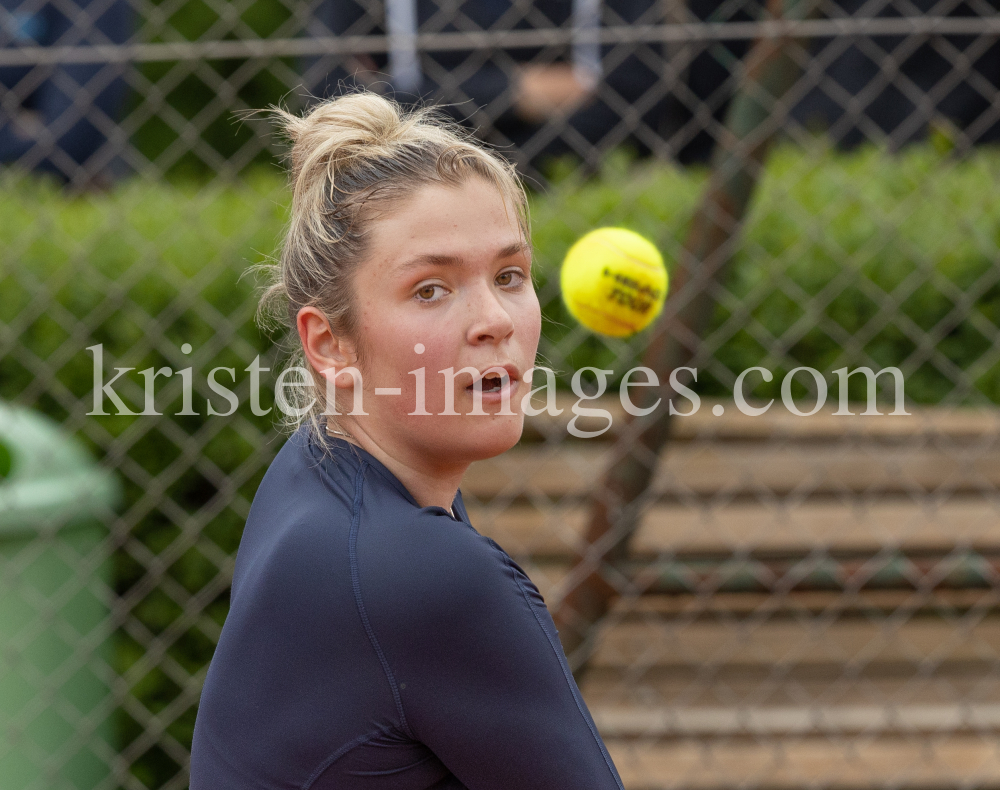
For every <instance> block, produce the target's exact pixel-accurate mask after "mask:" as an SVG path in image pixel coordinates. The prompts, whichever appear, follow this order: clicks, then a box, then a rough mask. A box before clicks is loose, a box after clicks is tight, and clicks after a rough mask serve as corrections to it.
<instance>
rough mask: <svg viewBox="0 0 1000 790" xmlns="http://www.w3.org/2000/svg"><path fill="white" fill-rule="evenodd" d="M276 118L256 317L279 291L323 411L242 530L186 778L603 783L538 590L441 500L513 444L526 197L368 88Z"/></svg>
mask: <svg viewBox="0 0 1000 790" xmlns="http://www.w3.org/2000/svg"><path fill="white" fill-rule="evenodd" d="M280 118H281V119H282V121H283V123H284V125H285V129H286V130H287V132H288V134H289V136H290V137H291V139H292V141H293V147H292V151H291V163H292V168H291V170H292V173H291V175H292V182H293V187H294V191H293V204H292V219H291V224H290V226H289V230H288V234H287V238H286V239H285V243H284V247H283V250H282V254H281V259H280V264H279V266H278V267H276V274H275V277H276V280H275V282H274V283H273V285H272V286H271V288H270V289H269V290H268V292H267V293H266V294H265V297H264V306H265V307H269V306H271V305H273V303H274V300H276V299H278V300H287V316H288V320H289V321H291V322H292V323H293V325H294V326H295V327H296V329H297V331H298V336H299V339H300V341H301V348H300V349H298V351H297V361H301V362H302V363H303V364H304V365H308V370H309V371H310V372H311V374H312V377H313V386H312V387H311V388H310V389H308V390H306V389H301V390H299V393H300V396H301V397H302V398H303V399H304V400H311V399H315V403H313V405H312V406H311V410H310V411H309V412H308V413H304V410H305V406H304V405H303V404H302V403H299V402H296V403H295V404H293V407H294V411H295V412H297V413H303V417H302V418H301V425H300V426H299V427H298V429H297V430H296V431H295V432H294V434H293V435H292V437H291V439H290V440H289V441H288V442H287V443H286V444H285V446H284V447H282V449H281V451H280V452H279V453H278V455H277V457H276V458H275V460H274V462H273V464H272V465H271V467H270V468H269V469H268V471H267V474H266V475H265V477H264V479H263V481H262V482H261V485H260V488H259V489H258V491H257V495H256V497H255V498H254V502H253V506H252V507H251V510H250V515H249V517H248V519H247V524H246V529H245V531H244V534H243V540H242V542H241V544H240V549H239V554H238V557H237V561H236V570H235V576H234V579H233V588H232V608H231V610H230V614H229V617H228V619H227V620H226V624H225V627H224V628H223V631H222V636H221V639H220V641H219V645H218V648H217V650H216V653H215V657H214V658H213V660H212V664H211V667H210V669H209V672H208V676H207V679H206V682H205V688H204V691H203V693H202V698H201V705H200V710H199V712H198V718H197V724H196V727H195V733H194V745H193V748H192V756H191V757H192V762H191V787H192V788H193V790H227V789H228V788H232V789H233V790H236V788H239V789H240V790H246V789H247V788H303V790H306V789H307V788H314V789H316V790H318V789H319V788H331V789H332V788H338V789H350V788H371V789H372V790H375V789H379V788H393V789H394V790H409V789H410V788H413V789H416V788H421V789H423V788H463V787H467V788H473V789H474V790H476V789H478V788H503V789H504V790H520V789H522V788H546V790H559V789H560V788H565V789H566V790H569V789H570V788H572V789H573V790H586V789H587V788H593V789H594V790H604V789H605V788H618V790H621V782H620V780H619V778H618V775H617V772H616V771H615V768H614V765H613V764H612V762H611V759H610V757H609V756H608V753H607V750H606V749H605V747H604V744H603V743H602V741H601V739H600V736H599V735H598V733H597V730H596V728H595V727H594V723H593V721H592V720H591V717H590V715H589V713H588V712H587V709H586V706H585V705H584V703H583V701H582V699H581V697H580V693H579V690H578V689H577V687H576V684H575V683H574V681H573V676H572V674H571V673H570V671H569V668H568V666H567V664H566V659H565V656H564V655H563V652H562V648H561V647H560V645H559V641H558V637H557V635H556V631H555V628H554V627H553V624H552V620H551V618H550V617H549V614H548V612H547V610H546V608H545V604H544V602H543V601H542V598H541V596H540V595H539V593H538V590H537V589H536V588H535V586H534V585H533V584H532V583H531V581H530V580H529V579H528V578H527V576H525V575H524V573H523V572H522V571H521V569H520V568H519V567H518V566H517V565H516V564H515V563H514V562H513V561H512V560H511V559H510V558H509V557H508V556H507V555H506V554H505V553H504V552H503V550H502V549H501V548H500V547H499V546H498V545H497V544H495V543H494V542H493V541H491V540H489V539H487V538H485V537H483V536H481V535H479V534H478V533H477V532H476V531H475V529H473V528H472V526H471V524H470V523H469V517H468V514H467V513H466V511H465V508H464V506H463V505H462V497H461V494H460V493H459V491H458V486H459V482H460V480H461V478H462V474H463V473H464V472H465V470H466V469H467V467H468V466H469V464H470V463H471V462H473V461H475V460H478V459H482V458H489V457H492V456H495V455H497V454H499V453H502V452H504V451H505V450H507V449H508V448H510V447H511V446H512V445H513V444H514V443H515V442H517V440H518V438H519V437H520V435H521V429H522V424H523V419H524V417H523V414H522V413H521V411H520V400H521V398H522V397H523V394H524V393H525V392H526V391H527V389H528V385H527V383H526V376H525V374H526V373H527V371H528V370H529V369H530V368H531V365H532V362H533V359H534V356H535V352H536V347H537V344H538V338H539V334H540V327H541V317H540V311H539V306H538V300H537V298H536V296H535V293H534V289H533V286H532V281H531V254H530V246H529V242H528V240H529V238H530V237H529V232H528V222H527V213H526V207H525V198H524V193H523V190H522V188H521V186H520V183H519V182H518V180H517V178H516V176H515V175H514V173H513V172H512V170H511V169H510V168H509V166H508V165H506V164H505V163H504V162H503V161H502V160H500V159H499V158H498V157H496V156H494V155H493V154H491V153H489V152H487V151H485V150H484V149H482V148H481V147H479V146H478V145H476V144H475V143H474V142H472V141H471V140H469V139H468V138H467V137H465V136H463V135H462V133H461V132H459V131H457V130H455V129H454V128H452V127H449V126H446V125H444V124H442V123H440V122H438V121H436V120H434V118H433V117H432V116H431V115H430V114H428V113H427V112H426V111H418V112H414V113H404V112H403V111H402V110H401V109H400V108H399V107H398V106H397V105H395V104H393V103H392V102H390V101H387V100H386V99H383V98H380V97H378V96H375V95H370V94H356V95H351V96H345V97H341V98H338V99H334V100H332V101H329V102H325V103H323V104H320V105H319V106H317V107H316V108H315V109H314V110H312V112H310V113H309V114H308V115H306V116H305V117H302V118H298V117H294V116H290V115H287V114H284V113H281V114H280ZM282 303H284V301H282ZM449 368H451V369H452V371H453V372H454V373H455V375H454V376H449V375H444V374H441V373H440V371H444V370H447V369H449ZM347 369H350V370H347ZM462 369H466V370H465V372H464V373H459V371H461V370H462ZM345 370H346V372H345ZM480 399H481V402H480ZM299 407H301V408H299ZM324 412H326V413H324ZM328 417H329V420H328V419H327V418H328Z"/></svg>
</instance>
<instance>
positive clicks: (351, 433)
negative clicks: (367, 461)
mask: <svg viewBox="0 0 1000 790" xmlns="http://www.w3.org/2000/svg"><path fill="white" fill-rule="evenodd" d="M346 431H347V432H346V434H340V433H337V434H332V435H336V436H338V437H339V438H341V439H344V440H345V441H348V442H350V443H352V444H356V445H357V446H358V447H360V448H361V449H362V450H364V451H366V452H368V453H370V454H371V455H373V456H375V458H377V459H378V460H379V462H381V463H382V465H383V466H385V468H386V469H388V470H389V471H390V472H392V473H393V474H394V475H395V476H396V478H397V479H398V480H399V482H401V483H402V484H403V486H404V487H405V488H406V490H407V491H409V492H410V494H411V495H412V496H413V498H414V499H415V500H416V501H417V504H418V505H420V507H435V506H436V507H441V508H444V509H445V510H447V511H448V512H452V511H451V505H452V502H454V501H455V495H456V494H457V493H458V486H459V484H460V483H461V482H462V475H464V474H465V470H466V469H468V467H469V465H468V464H460V465H458V466H455V467H452V466H449V467H448V468H447V469H436V468H434V467H432V466H429V465H428V464H427V459H426V457H419V458H417V457H411V455H412V454H411V453H408V452H406V451H405V450H401V449H398V448H395V447H390V448H386V447H384V446H383V443H380V442H377V441H375V439H374V438H373V437H371V436H370V435H369V434H368V433H366V432H365V431H364V430H363V429H362V428H361V427H360V426H359V425H357V423H354V422H352V424H351V425H350V427H349V428H347V429H346ZM328 432H329V431H328Z"/></svg>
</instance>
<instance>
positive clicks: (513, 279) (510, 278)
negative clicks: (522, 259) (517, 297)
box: [496, 269, 525, 288]
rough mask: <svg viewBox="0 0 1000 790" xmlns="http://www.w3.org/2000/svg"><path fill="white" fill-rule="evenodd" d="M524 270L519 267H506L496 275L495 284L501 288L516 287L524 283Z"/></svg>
mask: <svg viewBox="0 0 1000 790" xmlns="http://www.w3.org/2000/svg"><path fill="white" fill-rule="evenodd" d="M524 279H525V278H524V272H522V271H521V270H520V269H508V270H507V271H505V272H500V274H498V275H497V280H496V282H497V285H499V286H500V287H501V288H517V287H518V286H520V285H522V284H523V283H524Z"/></svg>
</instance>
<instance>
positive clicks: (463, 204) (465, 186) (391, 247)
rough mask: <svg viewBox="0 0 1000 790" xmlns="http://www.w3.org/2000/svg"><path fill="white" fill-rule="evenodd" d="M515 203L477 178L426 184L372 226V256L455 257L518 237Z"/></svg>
mask: <svg viewBox="0 0 1000 790" xmlns="http://www.w3.org/2000/svg"><path fill="white" fill-rule="evenodd" d="M522 237H523V234H522V232H521V227H520V224H519V223H518V215H517V209H516V207H514V206H512V205H511V204H510V203H509V202H507V201H504V199H503V196H502V195H501V193H500V191H499V190H498V189H497V188H496V187H494V186H492V185H490V184H487V183H485V182H484V181H482V180H480V179H470V180H469V181H466V182H464V183H462V184H460V185H457V186H449V185H443V184H427V185H425V186H422V187H420V188H418V189H417V190H416V191H415V192H414V193H413V194H412V195H410V196H409V197H407V198H406V199H404V200H402V201H400V202H399V203H397V204H395V205H393V206H391V207H390V208H389V209H387V210H386V211H385V212H384V213H383V215H382V217H381V218H379V219H378V220H377V221H376V222H375V223H374V226H373V228H372V236H371V245H372V246H371V253H372V257H380V256H387V255H388V256H390V257H395V255H396V254H398V253H400V252H405V253H406V254H407V255H421V254H432V255H437V254H441V255H458V254H468V253H470V252H471V251H474V250H476V249H482V248H491V247H495V246H499V247H505V246H509V245H511V244H514V243H517V242H518V241H520V240H522Z"/></svg>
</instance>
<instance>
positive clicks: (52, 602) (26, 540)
mask: <svg viewBox="0 0 1000 790" xmlns="http://www.w3.org/2000/svg"><path fill="white" fill-rule="evenodd" d="M120 496H121V490H120V486H119V484H118V481H117V479H116V478H115V477H114V476H113V475H111V474H109V473H108V472H106V471H105V470H103V469H100V468H99V467H97V466H96V465H95V463H94V461H93V459H92V458H90V456H89V454H88V453H87V452H86V449H85V448H84V447H83V446H82V445H81V444H80V443H79V442H78V441H77V440H75V439H73V438H72V437H68V436H66V435H65V433H64V432H63V431H62V429H61V427H60V426H59V425H58V424H56V423H55V422H53V421H52V420H49V419H48V418H46V417H43V416H41V415H39V414H36V413H34V412H32V411H30V410H28V409H25V408H22V407H17V406H12V405H9V404H2V403H0V790H34V789H35V788H38V789H39V790H61V788H73V790H91V788H95V787H98V786H99V785H100V784H101V783H102V782H105V781H107V779H108V776H109V774H110V772H111V766H110V764H109V763H110V760H109V759H108V757H109V755H113V754H114V753H115V751H117V744H116V742H115V741H116V737H115V727H114V722H113V715H112V713H111V711H110V707H111V706H110V704H109V696H110V694H111V688H110V686H109V679H110V677H111V675H112V660H111V659H112V653H111V638H110V636H109V634H110V628H109V626H108V622H107V620H108V614H109V612H108V606H107V595H106V590H107V585H108V584H109V583H110V582H111V559H110V557H109V556H107V552H106V551H104V550H103V549H102V547H103V546H104V545H105V539H106V538H107V535H108V516H109V514H110V512H111V508H113V507H115V506H117V504H118V502H119V499H120Z"/></svg>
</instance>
